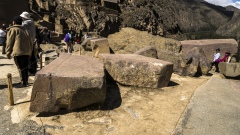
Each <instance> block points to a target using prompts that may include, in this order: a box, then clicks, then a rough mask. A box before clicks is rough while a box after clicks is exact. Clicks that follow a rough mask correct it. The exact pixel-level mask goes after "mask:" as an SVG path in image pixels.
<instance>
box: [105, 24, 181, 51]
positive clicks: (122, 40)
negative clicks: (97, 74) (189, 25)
mask: <svg viewBox="0 0 240 135" xmlns="http://www.w3.org/2000/svg"><path fill="white" fill-rule="evenodd" d="M108 42H109V46H110V47H111V49H112V50H113V51H114V52H115V53H124V54H129V53H135V52H136V51H138V50H140V49H142V48H144V47H145V46H154V47H156V49H161V50H168V51H172V52H180V51H181V48H182V47H181V45H180V41H177V40H174V39H171V38H163V37H160V36H153V35H151V34H148V33H147V32H144V31H139V30H136V29H132V28H122V29H121V30H120V31H119V32H116V33H114V34H111V35H109V36H108Z"/></svg>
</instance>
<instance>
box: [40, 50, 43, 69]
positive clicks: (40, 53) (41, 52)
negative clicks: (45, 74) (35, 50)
mask: <svg viewBox="0 0 240 135" xmlns="http://www.w3.org/2000/svg"><path fill="white" fill-rule="evenodd" d="M42 54H43V53H42V52H41V53H40V69H42Z"/></svg>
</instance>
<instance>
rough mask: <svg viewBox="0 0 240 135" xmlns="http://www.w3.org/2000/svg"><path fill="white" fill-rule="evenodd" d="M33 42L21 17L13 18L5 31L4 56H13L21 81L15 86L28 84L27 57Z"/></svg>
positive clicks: (29, 54) (19, 86)
mask: <svg viewBox="0 0 240 135" xmlns="http://www.w3.org/2000/svg"><path fill="white" fill-rule="evenodd" d="M32 49H33V44H32V40H31V34H30V33H29V31H28V30H27V29H26V28H25V27H23V26H22V18H21V17H20V16H16V17H14V18H13V26H12V27H10V29H9V31H8V33H7V42H6V56H7V58H8V59H11V58H12V57H13V58H14V61H15V64H16V66H17V68H18V71H19V75H20V78H21V82H20V83H19V84H18V85H17V86H16V87H17V88H21V87H27V86H28V59H29V57H30V56H31V54H32Z"/></svg>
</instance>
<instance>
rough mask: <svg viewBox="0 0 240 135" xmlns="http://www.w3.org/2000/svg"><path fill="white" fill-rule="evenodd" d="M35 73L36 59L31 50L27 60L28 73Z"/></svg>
mask: <svg viewBox="0 0 240 135" xmlns="http://www.w3.org/2000/svg"><path fill="white" fill-rule="evenodd" d="M36 72H37V58H36V56H35V50H34V49H33V51H32V55H31V57H30V58H29V73H31V74H34V75H35V73H36Z"/></svg>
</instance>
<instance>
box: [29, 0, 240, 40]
mask: <svg viewBox="0 0 240 135" xmlns="http://www.w3.org/2000/svg"><path fill="white" fill-rule="evenodd" d="M30 9H31V11H32V12H33V13H34V14H36V15H37V16H38V19H41V18H42V19H43V20H45V21H49V22H50V23H53V24H54V25H55V24H56V25H57V26H56V27H58V28H59V27H62V29H63V32H64V29H72V30H74V31H76V32H77V33H79V30H80V29H81V30H84V31H87V30H89V31H94V32H97V33H99V34H100V35H102V36H104V37H106V36H108V35H109V34H111V33H115V32H117V31H118V30H119V29H120V28H123V27H132V28H135V29H138V30H143V31H148V32H149V33H151V34H153V35H160V36H170V35H172V34H178V35H181V34H183V35H181V36H183V37H184V38H192V39H193V38H194V39H202V38H219V36H230V37H236V33H238V32H237V30H238V28H237V27H231V28H229V27H227V26H229V25H231V26H238V22H237V14H238V13H237V12H239V10H237V9H234V10H232V8H231V9H230V8H229V7H228V8H224V7H221V6H216V5H213V4H209V3H207V2H205V1H199V0H192V1H189V0H161V1H159V0H151V1H148V0H135V1H130V0H117V1H103V0H88V1H77V0H45V1H40V0H30ZM39 17H40V18H39ZM53 18H58V19H60V20H62V21H64V24H59V23H56V22H55V21H54V20H53ZM229 20H230V21H229ZM225 28H229V29H230V30H227V32H226V31H223V30H224V29H225ZM216 31H217V33H216ZM65 32H66V31H65ZM184 35H186V37H185V36H184ZM181 36H180V37H178V36H177V37H176V36H171V37H174V38H181Z"/></svg>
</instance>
